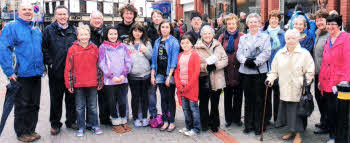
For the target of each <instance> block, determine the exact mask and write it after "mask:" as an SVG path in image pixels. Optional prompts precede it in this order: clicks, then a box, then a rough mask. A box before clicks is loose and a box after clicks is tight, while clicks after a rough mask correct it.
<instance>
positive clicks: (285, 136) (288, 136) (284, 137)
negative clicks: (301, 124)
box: [282, 133, 293, 140]
mask: <svg viewBox="0 0 350 143" xmlns="http://www.w3.org/2000/svg"><path fill="white" fill-rule="evenodd" d="M292 137H293V134H292V133H289V134H286V135H284V136H283V137H282V139H283V140H289V139H291V138H292Z"/></svg>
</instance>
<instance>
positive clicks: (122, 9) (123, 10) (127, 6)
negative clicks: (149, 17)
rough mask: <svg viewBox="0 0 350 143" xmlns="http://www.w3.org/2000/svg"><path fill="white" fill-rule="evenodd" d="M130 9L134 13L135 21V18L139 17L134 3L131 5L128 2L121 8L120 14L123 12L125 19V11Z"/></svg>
mask: <svg viewBox="0 0 350 143" xmlns="http://www.w3.org/2000/svg"><path fill="white" fill-rule="evenodd" d="M126 10H128V11H131V12H132V13H134V19H133V21H135V18H136V17H137V9H136V8H135V7H134V5H131V4H126V5H125V6H123V7H122V8H120V10H119V11H120V14H121V17H122V19H124V17H123V15H124V12H125V11H126Z"/></svg>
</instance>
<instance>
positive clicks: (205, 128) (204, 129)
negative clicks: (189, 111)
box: [201, 127, 209, 132]
mask: <svg viewBox="0 0 350 143" xmlns="http://www.w3.org/2000/svg"><path fill="white" fill-rule="evenodd" d="M201 130H202V131H203V132H206V131H208V130H209V128H208V127H201Z"/></svg>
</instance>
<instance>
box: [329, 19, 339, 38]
mask: <svg viewBox="0 0 350 143" xmlns="http://www.w3.org/2000/svg"><path fill="white" fill-rule="evenodd" d="M340 28H341V27H340V26H338V24H337V23H336V22H327V26H326V29H327V31H328V33H329V34H330V35H331V36H335V35H336V34H337V33H338V32H339V31H340Z"/></svg>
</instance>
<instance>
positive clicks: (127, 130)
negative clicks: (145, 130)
mask: <svg viewBox="0 0 350 143" xmlns="http://www.w3.org/2000/svg"><path fill="white" fill-rule="evenodd" d="M122 127H123V128H124V129H125V132H130V131H131V128H130V127H129V125H128V124H124V125H122Z"/></svg>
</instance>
